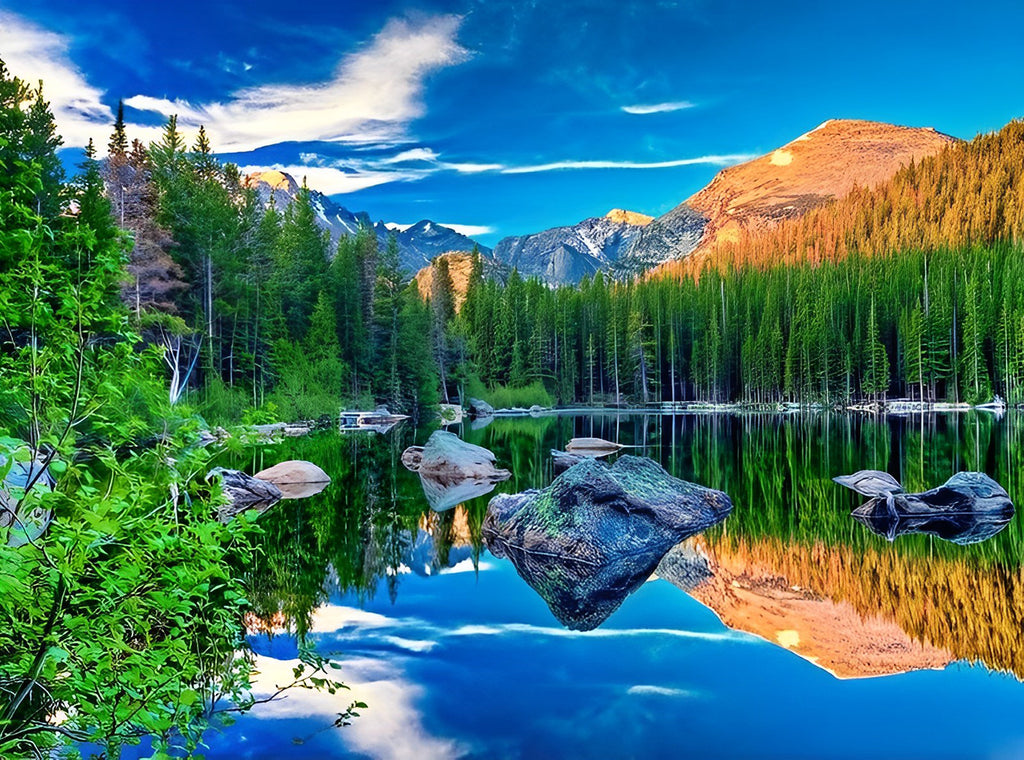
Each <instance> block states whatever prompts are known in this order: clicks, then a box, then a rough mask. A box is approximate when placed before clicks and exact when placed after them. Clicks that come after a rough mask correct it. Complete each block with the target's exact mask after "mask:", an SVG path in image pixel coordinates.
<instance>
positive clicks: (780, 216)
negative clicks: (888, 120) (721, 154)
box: [623, 119, 960, 269]
mask: <svg viewBox="0 0 1024 760" xmlns="http://www.w3.org/2000/svg"><path fill="white" fill-rule="evenodd" d="M959 142H960V141H959V140H957V139H956V138H955V137H950V136H949V135H945V134H942V133H941V132H937V131H935V130H934V129H932V128H930V127H928V128H915V127H900V126H895V125H893V124H883V123H880V122H873V121H859V120H853V119H830V120H829V121H826V122H824V123H823V124H821V125H819V126H818V127H816V128H815V129H812V130H811V131H810V132H808V133H806V134H804V135H801V136H800V137H798V138H796V139H795V140H793V141H792V142H790V143H787V144H786V145H784V146H782V147H781V148H778V149H776V150H773V151H772V152H771V153H768V154H766V155H764V156H761V157H760V158H755V159H754V160H752V161H747V162H745V163H742V164H737V165H736V166H731V167H729V168H728V169H723V170H722V171H720V172H719V173H718V174H717V175H716V176H715V178H714V179H713V180H712V181H711V183H710V184H709V185H707V186H706V187H705V188H704V189H703V190H700V191H699V192H697V193H696V194H695V195H693V196H691V197H690V198H689V199H687V200H686V202H685V203H682V204H680V205H679V206H677V207H676V208H674V209H672V210H671V211H669V212H668V213H667V214H665V215H664V216H661V217H659V218H658V219H656V220H655V221H654V223H653V224H651V225H650V226H649V227H648V228H647V229H646V230H645V234H644V236H643V237H642V238H639V239H637V240H636V241H634V244H633V245H632V246H631V248H630V250H629V251H627V252H626V255H625V256H624V257H623V258H624V263H626V264H628V263H634V262H635V264H636V268H637V269H644V268H648V267H649V266H651V265H652V264H660V263H662V262H665V261H669V260H670V259H679V258H683V257H685V256H687V255H688V254H690V253H693V252H695V251H696V252H698V253H699V252H700V251H703V250H707V249H708V248H710V247H711V246H712V245H715V244H717V243H735V242H738V241H739V240H740V238H741V236H742V234H743V233H747V232H756V231H760V230H765V229H768V228H771V227H773V226H774V225H776V224H777V223H779V222H780V221H783V220H786V219H793V218H796V217H799V216H801V215H803V214H805V213H806V212H807V211H809V210H811V209H813V208H817V207H819V206H822V205H824V204H825V203H827V202H828V201H830V200H832V199H834V198H842V197H844V196H846V195H848V194H849V193H850V192H851V191H852V190H853V189H854V188H856V187H860V188H871V187H875V186H877V185H879V184H880V183H882V182H884V181H886V180H888V179H890V178H891V177H892V176H893V175H894V174H896V172H897V171H898V170H899V168H900V167H901V166H906V165H909V164H910V163H911V162H912V161H913V162H920V161H921V160H922V159H923V158H925V157H927V156H931V155H934V154H936V153H939V152H940V151H942V150H943V149H944V148H946V147H949V146H952V145H955V144H957V143H959ZM695 216H696V217H700V218H701V219H703V220H704V222H703V230H702V232H701V234H700V236H699V239H698V240H697V241H696V242H694V240H693V235H692V229H693V226H692V225H693V220H694V219H695ZM686 225H691V226H689V227H686ZM683 227H686V229H687V231H690V234H682V235H681V234H680V232H679V231H680V229H681V228H683Z"/></svg>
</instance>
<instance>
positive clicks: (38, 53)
mask: <svg viewBox="0 0 1024 760" xmlns="http://www.w3.org/2000/svg"><path fill="white" fill-rule="evenodd" d="M69 47H70V46H69V40H68V38H67V37H65V36H64V35H61V34H57V33H56V32H51V31H49V30H47V29H44V28H42V27H41V26H38V25H37V24H34V23H32V22H31V21H28V20H27V19H25V18H22V17H21V16H17V15H15V14H13V13H10V12H8V11H3V10H0V55H2V56H3V60H4V63H6V64H7V68H8V69H9V70H10V71H11V73H13V74H14V75H15V76H17V77H20V78H21V79H23V80H25V81H27V82H30V83H33V84H35V83H36V82H38V81H39V80H40V79H41V80H43V84H44V86H43V96H44V97H45V98H46V99H47V100H49V101H50V108H51V109H52V110H53V115H54V118H55V119H56V121H57V128H58V131H59V132H60V134H61V135H62V136H63V138H64V144H65V145H69V146H83V145H85V144H86V143H87V142H88V141H89V138H95V139H97V140H99V139H102V138H103V136H104V135H105V134H106V133H107V132H109V131H110V127H111V125H112V124H113V123H114V114H113V112H112V111H111V109H110V107H109V106H106V105H104V104H103V102H102V98H103V95H104V93H103V91H102V90H100V89H98V88H97V87H94V86H93V85H91V84H89V82H88V81H87V80H86V78H85V76H84V75H83V74H82V72H81V70H80V69H79V68H78V67H77V66H76V65H75V64H74V63H73V62H72V61H71V58H70V55H69ZM142 136H144V135H140V137H142ZM146 136H148V134H147V135H146Z"/></svg>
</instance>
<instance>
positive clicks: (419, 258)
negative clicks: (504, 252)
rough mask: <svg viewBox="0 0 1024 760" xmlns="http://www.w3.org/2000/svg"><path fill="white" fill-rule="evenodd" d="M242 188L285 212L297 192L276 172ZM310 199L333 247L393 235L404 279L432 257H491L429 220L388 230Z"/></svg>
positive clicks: (248, 180) (248, 179) (258, 175)
mask: <svg viewBox="0 0 1024 760" xmlns="http://www.w3.org/2000/svg"><path fill="white" fill-rule="evenodd" d="M243 184H244V185H245V186H246V187H249V188H252V189H253V190H255V191H256V193H257V194H258V195H259V198H260V201H261V202H262V203H263V204H264V205H269V204H270V203H271V202H273V203H274V204H275V205H277V207H278V208H281V209H284V208H286V207H287V206H288V204H289V203H291V202H292V201H293V200H294V199H295V198H296V197H297V195H298V193H299V190H300V189H301V186H300V185H299V183H298V182H296V180H295V178H294V177H292V176H291V175H290V174H288V173H287V172H283V171H281V170H279V169H269V170H266V171H260V172H252V173H250V174H247V175H246V176H245V178H244V180H243ZM310 199H311V202H312V204H313V211H314V212H315V214H316V218H317V223H318V224H319V225H320V227H321V229H324V230H326V231H327V232H329V233H330V235H331V242H332V243H334V244H337V242H338V239H339V238H340V237H342V236H344V235H354V234H356V233H357V232H359V229H360V227H367V228H369V229H372V230H373V231H374V233H375V234H376V235H377V239H378V241H379V244H380V245H381V246H385V245H387V241H388V238H389V237H390V236H391V235H392V234H394V236H395V240H396V241H397V242H398V260H399V264H400V265H401V268H402V270H403V272H405V273H406V274H407V275H415V274H416V272H418V271H419V270H420V269H422V268H423V267H428V266H430V262H431V261H433V259H434V258H435V257H436V256H439V255H440V254H442V253H446V252H448V251H452V250H466V251H470V250H472V249H473V248H474V247H476V248H477V249H478V250H479V251H480V252H481V253H482V254H484V255H485V256H488V255H490V253H491V249H490V248H489V247H487V246H484V245H480V244H479V243H477V242H476V241H475V240H473V239H472V238H470V237H468V236H466V235H463V234H461V233H459V232H456V231H455V230H453V229H452V228H451V227H446V226H444V225H443V224H438V223H437V222H434V221H431V220H429V219H422V220H420V221H419V222H417V223H416V224H413V225H410V226H409V227H406V228H405V229H402V230H392V229H391V228H389V227H388V226H387V225H386V224H385V223H384V222H383V221H378V222H376V223H374V222H373V220H372V219H371V217H370V215H369V214H368V213H367V212H365V211H349V210H348V209H347V208H345V207H344V206H342V205H340V204H338V203H336V202H335V201H333V200H331V198H330V197H328V196H326V195H324V194H323V193H321V192H319V191H318V190H314V189H312V188H310Z"/></svg>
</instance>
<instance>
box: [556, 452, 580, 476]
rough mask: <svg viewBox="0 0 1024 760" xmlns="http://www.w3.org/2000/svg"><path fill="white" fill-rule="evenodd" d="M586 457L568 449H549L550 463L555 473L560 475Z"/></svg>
mask: <svg viewBox="0 0 1024 760" xmlns="http://www.w3.org/2000/svg"><path fill="white" fill-rule="evenodd" d="M586 458H587V457H584V456H581V455H579V454H570V453H569V452H568V451H559V450H558V449H551V463H552V464H553V465H554V468H555V475H561V474H562V473H563V472H565V471H566V470H568V469H569V468H570V467H572V466H574V465H577V464H579V463H580V462H582V461H583V460H584V459H586Z"/></svg>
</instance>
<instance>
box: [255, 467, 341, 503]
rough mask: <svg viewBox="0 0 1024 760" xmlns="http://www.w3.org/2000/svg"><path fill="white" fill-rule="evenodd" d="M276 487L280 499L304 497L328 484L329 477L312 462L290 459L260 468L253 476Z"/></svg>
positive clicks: (319, 490)
mask: <svg viewBox="0 0 1024 760" xmlns="http://www.w3.org/2000/svg"><path fill="white" fill-rule="evenodd" d="M253 477H254V478H257V479H258V480H263V481H266V482H267V483H271V484H273V485H275V486H277V487H278V489H279V490H280V491H281V498H282V499H305V498H307V497H309V496H315V495H316V494H318V493H320V492H321V491H323V490H324V489H325V488H326V487H327V486H328V485H330V482H331V477H330V475H328V474H327V473H326V472H324V471H323V470H322V469H320V468H319V467H317V466H316V465H315V464H313V463H312V462H306V461H303V460H301V459H290V460H288V461H286V462H279V463H278V464H275V465H274V466H273V467H268V468H266V469H265V470H260V471H259V472H257V473H256V474H255V475H254V476H253Z"/></svg>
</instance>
